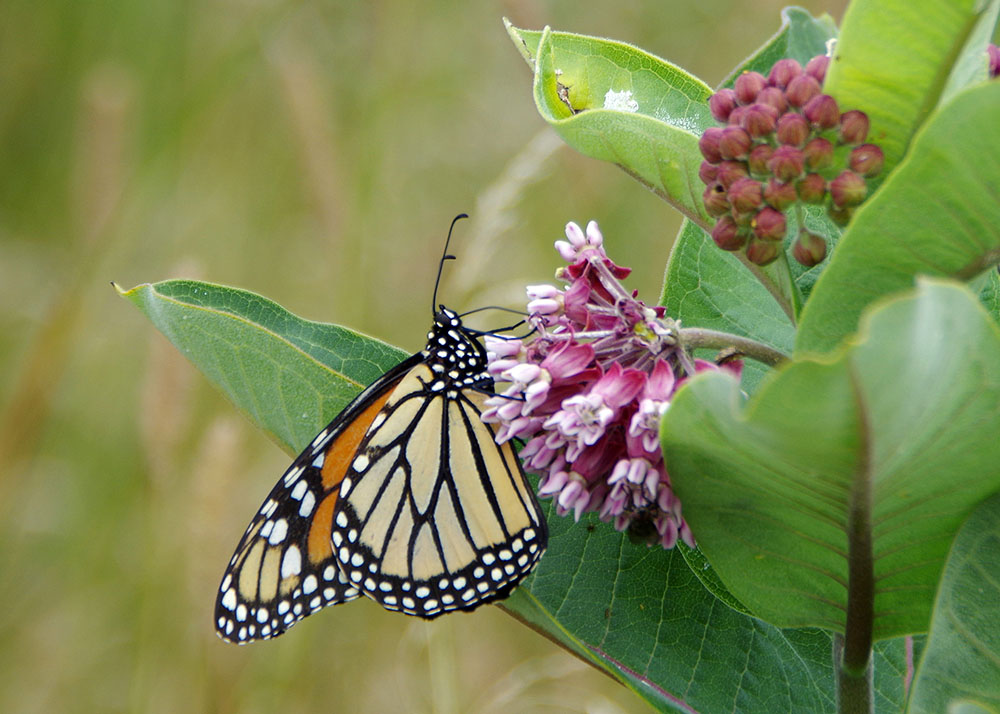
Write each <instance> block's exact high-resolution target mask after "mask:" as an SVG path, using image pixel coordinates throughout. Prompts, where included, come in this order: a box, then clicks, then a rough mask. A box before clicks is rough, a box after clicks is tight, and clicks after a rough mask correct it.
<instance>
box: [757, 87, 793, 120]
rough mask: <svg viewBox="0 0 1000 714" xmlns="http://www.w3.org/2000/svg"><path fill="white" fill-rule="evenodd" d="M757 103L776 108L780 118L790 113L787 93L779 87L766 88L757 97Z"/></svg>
mask: <svg viewBox="0 0 1000 714" xmlns="http://www.w3.org/2000/svg"><path fill="white" fill-rule="evenodd" d="M757 103H758V104H766V105H767V106H769V107H774V109H775V110H776V111H777V112H778V114H779V116H780V115H781V114H784V113H785V112H786V111H788V100H787V99H785V93H784V92H782V91H781V90H780V89H778V88H777V87H764V89H762V90H761V91H760V94H758V95H757Z"/></svg>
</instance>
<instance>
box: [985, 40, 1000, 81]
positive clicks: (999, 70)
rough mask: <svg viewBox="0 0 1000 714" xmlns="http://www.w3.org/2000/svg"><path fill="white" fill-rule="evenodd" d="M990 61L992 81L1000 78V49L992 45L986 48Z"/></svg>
mask: <svg viewBox="0 0 1000 714" xmlns="http://www.w3.org/2000/svg"><path fill="white" fill-rule="evenodd" d="M986 53H987V55H989V60H990V79H993V78H995V77H1000V47H997V46H996V45H990V46H989V47H987V48H986Z"/></svg>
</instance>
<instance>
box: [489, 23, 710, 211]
mask: <svg viewBox="0 0 1000 714" xmlns="http://www.w3.org/2000/svg"><path fill="white" fill-rule="evenodd" d="M507 31H508V33H509V34H510V36H511V39H512V40H513V41H514V43H515V45H517V46H518V49H520V50H521V53H522V55H524V56H525V58H526V59H528V61H529V63H530V64H531V65H532V66H533V69H534V73H535V77H534V94H535V104H536V105H537V106H538V111H539V112H540V113H541V115H542V117H543V118H544V119H545V120H546V121H547V122H548V123H549V124H550V125H551V126H552V127H553V128H554V129H555V130H556V132H558V133H559V135H560V136H561V137H562V138H563V140H564V141H566V143H567V144H569V145H570V146H572V147H573V148H574V149H576V150H577V151H579V152H580V153H581V154H584V155H585V156H590V157H591V158H595V159H601V160H603V161H610V162H612V163H615V164H617V165H618V166H620V167H621V168H622V169H624V170H625V171H626V172H627V173H628V174H630V175H631V176H633V177H635V178H636V179H638V180H639V181H640V182H642V183H643V184H644V185H645V186H647V187H648V188H650V189H652V190H653V191H654V192H655V193H656V194H657V195H659V196H660V197H661V198H663V199H664V200H666V201H668V202H669V203H670V204H671V205H673V206H674V207H675V208H677V210H679V211H680V212H681V213H683V214H684V215H685V216H688V217H689V218H693V219H696V220H698V221H700V222H701V223H702V225H708V223H710V219H709V218H708V215H707V214H706V213H705V208H704V206H703V205H702V201H701V194H702V191H703V190H704V186H703V185H702V183H701V179H699V178H698V167H699V166H700V165H701V161H702V158H701V153H700V151H699V150H698V137H699V136H700V135H701V133H702V131H704V129H705V127H708V126H711V125H713V124H714V123H715V122H714V119H712V115H711V112H710V111H709V109H708V98H709V96H711V94H712V89H711V88H710V87H709V86H708V85H707V84H705V83H704V82H702V81H701V80H699V79H698V78H696V77H694V76H692V75H690V74H688V73H687V72H685V71H683V70H682V69H680V68H679V67H676V66H675V65H672V64H670V63H669V62H667V61H665V60H662V59H660V58H659V57H655V56H654V55H651V54H649V53H648V52H644V51H642V50H640V49H638V48H636V47H633V46H631V45H627V44H625V43H622V42H614V41H611V40H603V39H599V38H596V37H586V36H584V35H574V34H570V33H566V32H552V31H551V30H549V29H548V28H546V29H545V30H544V31H542V32H541V33H537V32H530V31H526V30H520V29H518V28H515V27H513V26H512V25H510V23H507ZM610 107H620V108H610Z"/></svg>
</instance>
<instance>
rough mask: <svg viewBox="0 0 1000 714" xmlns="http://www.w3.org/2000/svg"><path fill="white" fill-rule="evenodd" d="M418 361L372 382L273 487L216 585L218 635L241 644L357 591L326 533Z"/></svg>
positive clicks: (417, 357) (276, 631)
mask: <svg viewBox="0 0 1000 714" xmlns="http://www.w3.org/2000/svg"><path fill="white" fill-rule="evenodd" d="M422 361H423V356H422V355H421V354H416V355H414V356H413V357H410V358H409V359H407V360H405V361H404V362H402V363H401V364H399V365H397V366H396V367H394V368H393V369H391V370H390V371H389V372H387V373H385V374H384V375H382V377H380V378H379V379H378V380H376V381H375V382H373V383H372V384H371V386H369V387H368V388H367V389H366V390H365V391H363V392H362V393H361V394H360V395H358V397H357V398H356V399H355V400H354V401H352V402H351V403H350V404H349V405H348V406H347V407H346V408H345V409H344V410H343V411H342V412H341V413H340V414H339V415H337V417H336V418H335V419H334V420H333V421H332V422H330V424H329V425H328V426H327V427H326V428H325V429H323V430H322V431H321V432H320V433H319V434H317V435H316V438H315V439H313V441H312V443H311V444H310V445H309V446H307V447H306V448H305V450H304V451H303V452H302V453H301V454H299V456H298V458H296V459H295V461H294V462H293V463H292V465H291V466H290V467H289V469H288V470H287V471H286V472H285V473H284V475H283V476H282V477H281V479H280V480H279V481H278V483H277V484H276V485H275V487H274V488H273V489H272V490H271V493H270V494H269V495H268V497H267V499H266V500H265V501H264V504H263V505H262V506H261V507H260V509H259V510H258V511H257V514H256V515H255V516H254V518H253V520H252V521H251V522H250V525H249V526H248V527H247V530H246V533H244V535H243V538H242V539H241V540H240V544H239V545H238V546H237V548H236V552H235V553H234V554H233V557H232V559H231V560H230V562H229V566H228V567H227V568H226V572H225V574H224V575H223V578H222V584H221V585H220V587H219V592H218V597H217V599H216V604H215V626H216V630H217V632H218V633H219V636H220V637H222V639H224V640H227V641H229V642H235V643H238V644H243V643H246V642H251V641H253V640H258V639H268V638H271V637H275V636H277V635H280V634H281V633H282V632H284V631H285V630H287V629H288V628H289V627H291V626H292V625H294V624H295V623H296V622H298V621H299V620H301V619H302V618H304V617H306V616H307V615H310V614H312V613H314V612H316V611H317V610H320V609H321V608H323V607H326V606H327V605H336V604H338V603H341V602H345V601H347V600H351V599H353V598H355V597H357V596H358V589H357V588H356V587H354V586H353V585H351V584H350V583H349V582H348V581H347V579H346V578H345V577H344V576H343V575H342V574H341V569H340V567H339V566H338V564H337V561H336V558H335V557H334V554H333V549H332V546H331V541H330V533H331V527H332V522H333V515H334V509H335V507H336V505H337V501H338V498H339V495H340V491H341V481H342V479H343V478H344V475H345V473H346V471H347V468H348V466H349V465H350V464H351V463H352V461H353V460H354V457H355V452H356V451H357V449H358V446H359V444H360V443H361V441H362V440H363V439H364V437H365V433H366V432H367V431H368V429H369V427H370V426H371V424H372V422H373V420H374V419H375V418H376V417H377V416H378V414H379V413H380V411H381V410H382V407H383V406H384V404H385V402H386V400H387V399H388V398H389V397H390V395H391V394H392V393H393V391H394V390H395V389H396V387H397V386H398V385H399V383H400V381H401V380H403V378H404V377H405V376H406V374H407V373H408V372H409V371H410V370H411V369H413V367H414V366H415V365H417V364H419V363H420V362H422Z"/></svg>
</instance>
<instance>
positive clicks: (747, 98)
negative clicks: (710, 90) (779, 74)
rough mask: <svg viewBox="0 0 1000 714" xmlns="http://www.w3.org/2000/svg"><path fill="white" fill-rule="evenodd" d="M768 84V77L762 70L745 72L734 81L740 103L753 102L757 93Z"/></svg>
mask: <svg viewBox="0 0 1000 714" xmlns="http://www.w3.org/2000/svg"><path fill="white" fill-rule="evenodd" d="M766 86H767V79H765V78H764V75H762V74H761V73H760V72H744V73H743V74H741V75H740V76H739V77H737V78H736V81H735V82H733V89H734V90H736V99H737V100H738V101H739V102H740V104H752V103H753V102H754V101H756V100H757V94H758V93H759V92H760V90H762V89H763V88H764V87H766Z"/></svg>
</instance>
